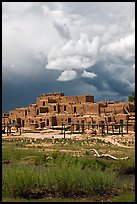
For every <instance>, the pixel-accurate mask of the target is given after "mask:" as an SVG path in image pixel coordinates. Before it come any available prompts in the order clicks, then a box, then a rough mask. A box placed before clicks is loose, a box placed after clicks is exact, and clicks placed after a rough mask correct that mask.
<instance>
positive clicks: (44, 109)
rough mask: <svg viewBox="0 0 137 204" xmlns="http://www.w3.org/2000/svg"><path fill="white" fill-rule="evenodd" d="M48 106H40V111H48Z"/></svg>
mask: <svg viewBox="0 0 137 204" xmlns="http://www.w3.org/2000/svg"><path fill="white" fill-rule="evenodd" d="M48 112H49V110H48V107H40V113H48Z"/></svg>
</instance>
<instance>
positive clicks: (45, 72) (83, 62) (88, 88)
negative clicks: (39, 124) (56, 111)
mask: <svg viewBox="0 0 137 204" xmlns="http://www.w3.org/2000/svg"><path fill="white" fill-rule="evenodd" d="M2 79H3V82H2V83H3V100H4V103H6V104H7V102H5V101H7V97H8V96H7V95H6V93H7V91H8V86H10V89H9V91H11V90H12V87H14V88H13V91H14V96H16V97H17V96H19V95H20V94H18V92H19V88H20V90H22V91H23V93H25V90H26V89H27V90H26V93H27V92H28V93H29V94H28V96H27V97H28V98H30V103H32V102H33V101H31V100H32V98H34V97H33V96H34V95H35V94H34V93H40V94H41V92H43V91H44V90H45V89H44V87H46V90H45V92H50V91H52V92H54V91H63V92H64V93H65V94H68V95H73V94H74V95H78V94H91V95H94V96H95V100H102V99H108V96H110V97H111V99H113V100H127V97H128V95H129V94H130V93H131V92H132V91H133V90H134V89H135V3H134V2H111V3H110V2H3V3H2ZM23 83H24V84H29V85H28V86H27V88H26V87H25V86H24V89H23V85H22V84H23ZM9 84H10V85H9ZM30 84H31V85H30ZM72 85H73V86H74V87H72ZM17 86H18V89H17V88H16V90H15V87H17ZM62 86H63V87H62ZM33 87H34V90H33V91H32V89H33ZM42 87H43V88H42ZM35 90H37V91H36V92H35ZM5 91H6V93H5ZM13 91H12V92H13ZM35 96H36V95H35ZM11 97H12V96H11ZM16 97H15V98H16ZM16 105H17V104H16ZM4 110H8V108H6V107H5V106H4Z"/></svg>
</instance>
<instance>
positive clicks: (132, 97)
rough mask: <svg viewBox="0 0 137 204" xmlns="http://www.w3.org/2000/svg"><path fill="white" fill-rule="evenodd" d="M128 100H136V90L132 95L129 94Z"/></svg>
mask: <svg viewBox="0 0 137 204" xmlns="http://www.w3.org/2000/svg"><path fill="white" fill-rule="evenodd" d="M128 101H129V102H134V101H135V91H133V92H132V95H131V96H128Z"/></svg>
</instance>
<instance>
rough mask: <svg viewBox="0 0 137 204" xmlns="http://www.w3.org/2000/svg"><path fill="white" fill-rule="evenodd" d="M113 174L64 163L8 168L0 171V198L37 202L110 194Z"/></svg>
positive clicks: (78, 164) (113, 179)
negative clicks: (56, 197) (24, 199)
mask: <svg viewBox="0 0 137 204" xmlns="http://www.w3.org/2000/svg"><path fill="white" fill-rule="evenodd" d="M115 184H116V174H115V173H113V172H110V171H109V172H106V171H104V172H103V171H101V170H96V171H94V170H91V169H89V168H85V169H84V170H83V169H82V165H81V163H79V162H77V164H72V163H71V165H69V166H68V162H67V160H66V162H63V163H61V164H60V165H59V164H58V165H55V164H54V163H51V164H50V165H49V166H47V167H44V166H41V167H38V166H30V165H21V164H20V165H17V166H15V165H9V166H8V167H5V166H4V167H3V179H2V192H3V196H12V197H23V198H30V197H31V198H36V197H37V198H38V197H42V196H45V197H46V196H49V195H52V196H63V197H72V196H82V195H91V194H92V195H93V194H102V193H108V192H109V193H110V192H111V189H112V188H113V187H114V185H115Z"/></svg>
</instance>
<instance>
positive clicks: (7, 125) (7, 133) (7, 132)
mask: <svg viewBox="0 0 137 204" xmlns="http://www.w3.org/2000/svg"><path fill="white" fill-rule="evenodd" d="M8 131H9V127H8V125H7V136H8V135H9V134H8Z"/></svg>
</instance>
